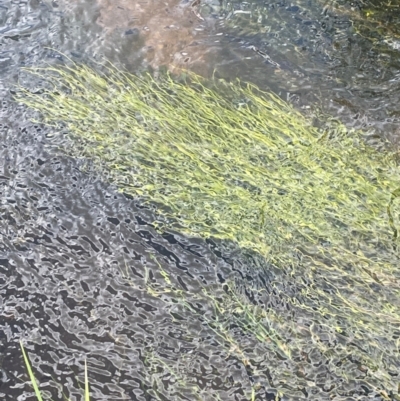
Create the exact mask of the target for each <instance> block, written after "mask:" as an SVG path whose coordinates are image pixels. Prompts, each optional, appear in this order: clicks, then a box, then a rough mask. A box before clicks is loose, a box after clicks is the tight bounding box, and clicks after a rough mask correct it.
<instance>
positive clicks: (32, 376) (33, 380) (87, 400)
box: [20, 341, 90, 401]
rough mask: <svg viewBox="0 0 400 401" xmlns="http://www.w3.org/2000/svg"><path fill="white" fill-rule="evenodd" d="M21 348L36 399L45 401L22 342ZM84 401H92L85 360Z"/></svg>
mask: <svg viewBox="0 0 400 401" xmlns="http://www.w3.org/2000/svg"><path fill="white" fill-rule="evenodd" d="M20 346H21V351H22V355H23V357H24V362H25V366H26V370H27V371H28V375H29V379H30V381H31V383H32V387H33V390H34V392H35V395H36V399H37V400H38V401H43V397H42V394H41V392H40V389H39V386H38V383H37V381H36V378H35V374H34V373H33V370H32V367H31V364H30V362H29V358H28V355H27V354H26V351H25V348H24V345H23V344H22V341H20ZM84 401H90V393H89V379H88V374H87V365H86V360H85V390H84Z"/></svg>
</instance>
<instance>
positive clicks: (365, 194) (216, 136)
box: [16, 65, 399, 262]
mask: <svg viewBox="0 0 400 401" xmlns="http://www.w3.org/2000/svg"><path fill="white" fill-rule="evenodd" d="M36 74H38V75H39V76H40V77H41V78H42V79H44V80H46V81H47V82H48V83H49V84H50V85H51V88H50V89H47V90H43V91H42V92H40V93H38V92H30V91H28V90H20V91H19V92H18V94H17V96H16V97H17V99H18V101H20V102H23V103H25V104H27V105H29V106H30V107H32V108H34V109H36V110H38V111H40V112H41V114H42V121H43V122H45V123H47V124H52V125H56V126H58V127H61V128H62V129H64V130H66V131H68V132H69V133H70V134H71V136H72V138H73V139H74V141H75V142H74V143H75V148H74V152H75V151H79V154H80V155H84V156H87V157H90V158H92V159H93V160H95V161H97V162H98V163H99V165H101V167H102V168H103V169H106V170H107V173H108V174H109V178H110V180H112V181H113V182H114V183H115V184H116V185H117V187H118V188H119V189H120V190H121V191H124V192H125V193H128V194H131V195H134V196H136V197H139V198H141V199H142V201H145V202H148V203H153V204H158V205H161V207H160V208H159V213H160V215H161V216H163V217H164V218H163V219H160V221H158V222H157V223H158V224H159V225H160V228H162V227H161V226H166V225H168V227H176V228H179V229H180V230H181V231H184V232H186V233H188V234H191V235H196V236H197V235H198V236H201V237H214V238H220V239H224V240H231V241H234V242H236V243H237V244H238V245H239V246H240V247H241V248H247V249H251V250H254V251H256V252H258V253H261V254H262V255H264V256H266V257H269V258H271V259H272V260H279V259H281V260H282V262H286V261H285V259H286V257H287V256H288V254H290V258H292V251H293V249H294V244H297V245H299V244H304V243H307V244H310V245H313V246H316V247H319V246H320V245H321V244H325V245H324V246H325V248H326V249H340V252H349V251H350V252H354V251H358V250H359V249H360V248H362V245H364V244H360V242H361V241H363V240H364V239H366V238H368V237H372V238H374V241H373V244H372V245H375V244H379V243H384V244H386V245H387V244H388V243H391V244H392V241H393V230H392V228H391V227H390V224H389V219H388V214H387V206H388V204H389V201H390V197H391V193H392V192H393V191H394V190H395V189H397V187H398V185H399V180H398V176H397V173H398V170H397V168H396V166H395V164H394V162H392V161H391V160H390V157H388V156H387V155H380V154H378V153H377V152H374V151H373V150H372V149H369V148H368V146H366V145H365V144H364V143H363V141H362V140H361V139H360V138H359V137H358V136H357V135H348V133H347V131H346V130H345V129H344V128H343V127H337V129H336V130H335V131H334V132H329V131H325V132H321V131H318V130H316V129H315V128H313V127H312V126H311V125H310V123H309V122H308V121H307V120H306V119H305V118H304V117H303V116H302V115H301V114H300V113H298V112H296V111H295V110H293V108H292V107H291V106H290V105H288V104H287V103H285V102H283V101H282V100H280V99H279V98H278V97H277V96H275V95H273V94H271V93H265V92H260V91H259V90H258V89H257V88H256V87H254V86H253V85H250V84H248V85H242V84H240V83H238V82H235V83H226V82H224V83H221V84H220V87H221V89H222V90H224V91H225V92H226V93H227V95H224V94H221V93H220V92H218V91H216V90H213V89H210V88H208V87H206V86H205V85H204V84H203V82H202V81H201V79H200V78H199V77H197V76H193V75H192V76H191V77H190V85H188V84H186V83H180V82H177V81H175V80H173V79H172V78H171V77H169V76H165V77H163V78H161V79H158V80H155V79H153V78H152V77H151V76H150V75H147V76H143V77H139V76H135V75H129V74H123V73H121V72H118V71H109V72H108V74H104V75H102V74H99V73H97V72H96V71H94V70H92V69H90V68H88V67H85V66H76V65H74V66H72V67H65V68H57V67H49V68H47V69H45V70H40V69H39V70H36ZM363 242H364V241H363ZM360 245H361V246H360ZM367 248H369V247H368V244H366V249H365V250H367Z"/></svg>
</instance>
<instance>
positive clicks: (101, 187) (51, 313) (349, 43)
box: [0, 0, 400, 400]
mask: <svg viewBox="0 0 400 401" xmlns="http://www.w3.org/2000/svg"><path fill="white" fill-rule="evenodd" d="M362 6H363V4H360V5H358V4H350V5H349V4H347V3H345V2H343V3H331V2H330V3H329V4H328V3H326V4H323V3H322V2H313V3H312V4H310V2H306V1H302V0H298V1H295V2H285V1H282V2H278V1H266V2H261V1H258V2H235V1H233V2H229V3H228V2H216V1H211V0H207V1H203V2H194V3H186V2H178V1H172V2H168V3H166V2H158V1H155V0H153V1H150V2H140V1H137V2H136V1H135V2H133V1H128V0H116V1H107V0H98V1H97V2H89V1H82V0H71V1H69V2H61V1H60V2H57V1H53V2H51V1H47V0H46V1H38V0H31V1H6V0H0V21H1V27H0V90H1V96H2V103H1V110H0V114H1V121H0V123H1V125H0V201H1V204H0V238H1V239H0V397H2V399H5V400H15V399H17V400H24V399H29V400H33V399H34V394H33V390H32V388H31V387H30V385H29V383H28V378H27V375H26V371H25V368H24V365H23V360H22V356H21V352H20V349H19V341H20V340H23V341H24V343H25V344H26V349H27V350H28V352H29V356H30V358H31V362H32V365H33V366H34V369H35V372H36V374H37V378H38V381H39V382H40V388H41V389H42V390H43V393H44V395H45V396H46V397H47V396H49V397H51V398H52V399H53V400H59V399H60V400H61V399H62V398H63V393H65V394H66V395H67V396H68V397H69V399H71V400H80V399H82V380H83V366H84V361H85V358H86V359H87V361H88V367H89V378H90V384H91V392H92V399H93V400H114V399H115V400H122V399H126V400H157V399H158V400H184V399H187V400H195V399H201V400H253V399H257V400H278V399H282V400H289V399H290V400H298V399H314V400H321V399H322V400H328V399H336V400H356V399H357V400H367V399H375V400H378V399H379V400H380V399H392V400H393V399H399V398H398V397H399V396H398V388H397V387H398V383H399V382H400V378H399V373H398V372H399V364H400V363H399V355H398V347H397V346H396V344H398V338H399V336H400V330H399V327H398V322H397V321H395V320H393V321H392V320H390V321H387V322H385V325H384V329H382V331H380V332H379V338H378V337H374V333H371V330H370V329H369V328H370V327H371V325H370V324H372V323H371V322H373V320H374V319H373V317H371V320H370V321H368V319H367V318H366V320H365V321H364V322H361V323H359V322H358V323H359V326H357V327H360V329H359V331H357V332H351V330H350V331H349V332H347V331H346V329H345V328H344V327H343V326H342V323H343V322H341V321H340V319H339V318H338V319H337V321H336V324H337V326H335V327H333V326H331V320H330V321H329V325H328V324H326V323H325V322H326V320H323V318H321V319H322V320H318V319H320V317H321V316H322V317H323V316H324V312H323V308H324V305H322V304H321V305H319V304H318V302H317V301H315V299H314V298H313V295H312V294H313V291H315V293H318V294H322V293H325V294H331V293H332V291H333V290H332V288H331V287H329V285H328V284H327V283H326V282H325V280H324V275H323V274H322V273H321V274H319V273H318V271H316V272H315V274H314V275H313V279H312V280H311V279H310V277H300V276H296V275H294V274H292V273H293V272H292V271H291V269H290V267H289V266H288V269H286V270H285V269H278V268H275V267H274V266H272V265H268V264H265V261H263V260H262V258H258V257H257V255H252V254H250V255H249V254H243V252H241V251H240V249H238V248H237V247H236V246H235V245H234V244H231V243H229V242H222V241H213V240H201V239H198V238H189V237H187V236H185V235H183V234H182V233H180V232H176V231H172V230H165V231H164V232H162V233H160V232H157V231H156V230H155V229H154V227H153V226H152V224H151V222H152V221H153V220H154V213H155V211H154V209H153V208H152V207H149V206H144V205H143V204H141V203H140V202H137V200H136V199H133V198H131V197H129V196H124V195H122V194H120V193H118V191H117V188H115V187H113V186H112V185H110V184H108V182H107V177H105V176H104V175H103V176H101V177H100V176H99V174H98V171H97V170H96V169H95V168H94V167H93V166H92V165H91V164H90V163H87V162H85V161H83V160H80V159H75V158H72V157H67V156H65V155H64V154H63V153H62V152H60V150H59V147H60V146H62V145H63V144H65V143H66V142H64V140H63V138H62V135H61V136H60V135H59V134H58V135H55V134H56V133H55V132H54V130H52V129H51V128H49V127H44V126H42V125H40V124H38V123H34V122H32V121H31V118H32V116H33V114H32V112H31V111H29V110H27V109H26V108H25V107H23V106H21V105H18V104H16V103H15V102H13V101H12V99H11V94H12V92H13V90H14V87H13V85H15V84H16V83H17V82H18V79H19V76H20V68H21V67H23V66H34V65H40V64H41V63H43V62H44V61H45V62H49V63H63V62H64V61H65V57H66V56H68V57H71V58H72V59H73V60H75V61H77V62H82V63H84V62H87V61H88V60H90V62H92V63H93V60H94V61H96V60H98V61H101V60H104V59H108V60H111V61H112V62H113V63H115V64H116V65H118V66H121V67H123V68H126V69H128V70H130V71H143V70H146V69H150V70H151V71H153V72H154V73H155V74H157V73H161V72H162V71H163V69H169V70H170V71H172V72H175V73H177V72H180V71H181V70H182V69H185V68H188V69H191V70H193V71H196V72H197V73H199V74H201V75H203V76H205V77H210V76H212V75H213V74H216V75H217V76H218V77H223V78H225V79H235V78H237V77H239V78H241V79H243V80H247V81H251V82H255V83H257V84H258V85H260V86H261V87H262V88H263V89H265V90H272V91H274V92H276V93H278V94H279V95H280V96H281V97H282V98H284V99H285V100H288V101H290V102H292V103H293V104H294V105H295V106H296V107H297V108H299V109H300V110H303V112H305V113H307V112H308V111H309V110H313V111H315V110H321V111H322V112H324V113H329V114H330V115H333V116H334V117H335V118H337V119H340V120H341V121H343V122H344V123H345V124H346V125H347V126H348V127H356V128H363V129H364V130H366V131H368V132H369V133H370V136H369V140H370V141H371V143H373V144H375V145H376V146H379V148H381V147H384V146H383V145H382V146H381V145H380V144H381V139H382V138H384V137H387V138H390V139H391V141H392V142H393V146H396V138H397V133H396V132H397V126H398V121H397V118H398V100H399V97H400V96H399V90H398V71H399V57H398V50H397V45H396V43H397V37H396V34H395V32H393V31H391V30H387V31H384V32H383V33H382V32H381V35H380V36H379V35H376V34H374V33H371V32H370V31H368V32H366V30H365V26H364V25H357V24H356V22H355V21H357V18H359V16H360V15H363V14H362V12H361V11H360V10H362ZM396 12H397V10H394V12H393V15H394V16H393V18H394V21H396V20H395V18H396ZM354 15H356V16H357V17H355V16H354ZM371 24H372V26H380V25H382V24H380V23H379V21H376V20H373V21H372V22H371ZM374 24H375V25H374ZM390 35H391V36H390ZM60 52H61V53H63V54H64V55H62V54H60ZM386 251H387V250H386ZM382 252H383V251H382ZM396 255H397V253H396V251H393V252H392V253H390V255H386V254H385V257H386V256H387V259H388V260H390V261H391V263H392V265H393V266H395V265H396V263H397V262H398V258H397V256H396ZM295 257H296V256H295V255H294V258H295ZM296 262H297V261H296ZM398 279H399V278H398V274H397V273H394V274H393V281H392V282H391V283H389V284H388V283H387V282H384V281H382V280H380V279H379V278H377V279H376V280H375V279H374V280H371V281H373V283H371V285H370V288H369V290H371V291H372V290H373V291H375V292H376V294H377V299H379V300H380V302H383V301H382V300H387V303H384V302H383V304H384V305H385V307H387V310H386V309H385V313H386V312H387V311H389V309H390V308H392V307H393V308H394V306H396V305H397V306H398V304H397V301H398V297H397V295H398V294H397V283H398ZM389 286H390V291H389V289H385V288H388V287H389ZM391 286H393V288H392V287H391ZM232 288H235V291H236V292H235V294H239V295H240V296H239V298H235V299H234V301H232V299H233V298H232V297H231V298H230V297H229V296H230V289H232ZM343 288H345V286H344V287H343ZM227 289H228V290H227ZM316 289H317V290H316ZM346 290H348V289H346ZM307 294H308V295H310V301H309V303H307V302H308V301H307V298H306V295H307ZM296 299H297V300H298V299H302V302H304V303H305V304H306V305H308V309H306V310H304V309H303V310H299V309H298V308H296V304H295V303H294V302H293V300H296ZM304 299H305V300H304ZM243 305H252V306H251V319H254V321H252V323H251V324H252V325H253V326H251V325H250V324H249V323H248V326H247V328H248V330H247V331H246V330H243V327H244V326H243V325H242V326H240V325H239V324H238V321H239V320H240V321H243V320H245V317H246V316H247V315H246V313H247V312H248V311H249V309H248V308H250V307H248V306H243ZM316 305H317V306H316ZM393 305H394V306H393ZM330 306H332V308H333V307H336V305H330ZM319 307H320V308H319ZM232 308H233V309H232ZM313 308H315V309H313ZM265 310H272V311H273V315H271V316H270V317H269V318H270V320H269V321H267V323H268V325H269V326H268V325H267V326H268V330H269V335H270V337H271V339H272V338H273V340H271V341H270V342H268V341H266V342H264V343H260V341H259V339H258V338H257V336H256V335H254V332H252V330H254V328H255V327H258V326H257V325H258V323H257V322H263V321H264V320H263V319H265V312H264V311H265ZM316 310H317V311H318V313H319V315H318V316H319V318H318V319H317V320H316V319H315V317H314V316H315V315H314V313H315V311H316ZM245 312H246V313H245ZM389 312H390V313H392V311H391V310H390V311H389ZM389 312H388V314H390V313H389ZM231 315H232V316H231ZM233 315H235V316H233ZM245 315H246V316H245ZM243 316H244V317H243ZM238 317H239V318H238ZM377 319H381V320H379V321H380V322H382V324H383V318H381V317H380V316H378V317H377ZM286 322H289V323H288V326H287V327H288V331H287V338H282V337H280V338H279V339H277V338H274V336H273V330H272V328H273V327H275V326H276V327H278V326H279V325H280V326H279V327H285V326H284V325H285V324H286ZM358 323H357V324H358ZM293 325H294V326H296V328H293V327H292V326H293ZM363 325H364V326H363ZM267 326H264V327H267ZM291 330H294V331H295V332H296V333H298V335H299V337H298V338H296V339H292V340H291V339H290V333H291ZM382 332H385V335H382ZM363 338H369V339H373V340H374V342H373V344H374V346H372V345H369V343H368V342H366V344H363ZM290 341H293V343H296V341H298V342H299V343H301V344H302V347H301V349H299V348H297V350H296V352H294V353H293V354H292V355H290V357H289V356H288V354H287V352H286V351H287V347H285V342H286V343H290ZM371 344H372V343H371ZM376 344H378V345H379V346H376ZM363 345H365V346H363ZM396 347H397V348H396Z"/></svg>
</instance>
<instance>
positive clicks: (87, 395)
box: [85, 359, 90, 401]
mask: <svg viewBox="0 0 400 401" xmlns="http://www.w3.org/2000/svg"><path fill="white" fill-rule="evenodd" d="M85 401H90V396H89V379H88V374H87V363H86V359H85Z"/></svg>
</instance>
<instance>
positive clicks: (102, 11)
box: [96, 0, 218, 75]
mask: <svg viewBox="0 0 400 401" xmlns="http://www.w3.org/2000/svg"><path fill="white" fill-rule="evenodd" d="M97 4H98V7H99V15H98V18H97V21H96V23H97V24H98V25H99V26H100V27H102V29H103V32H104V35H105V37H107V36H109V35H110V34H113V33H114V34H115V33H116V32H120V33H122V34H123V35H134V36H136V37H137V39H138V40H139V42H140V43H142V47H141V49H140V51H139V53H140V58H141V59H142V60H143V62H144V65H147V66H149V67H151V68H152V69H155V70H157V69H158V68H160V67H162V66H166V67H167V68H168V69H169V70H170V71H174V72H177V71H181V70H182V69H190V70H193V71H195V72H197V73H199V74H202V75H209V72H210V71H209V70H210V68H211V63H210V61H211V58H212V57H210V56H211V55H212V54H213V53H215V52H216V51H217V48H218V44H217V43H215V42H214V45H213V46H212V45H211V43H210V40H209V35H210V31H211V30H212V26H213V22H212V21H206V20H205V19H204V18H203V17H202V16H201V15H200V14H199V12H198V6H199V1H196V0H195V1H194V2H190V3H186V4H183V3H182V2H181V1H180V0H170V1H168V2H164V1H160V0H149V1H130V0H98V1H97ZM126 50H128V52H129V49H126ZM131 51H133V49H132V50H131Z"/></svg>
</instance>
